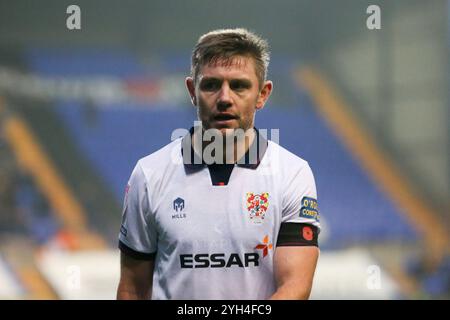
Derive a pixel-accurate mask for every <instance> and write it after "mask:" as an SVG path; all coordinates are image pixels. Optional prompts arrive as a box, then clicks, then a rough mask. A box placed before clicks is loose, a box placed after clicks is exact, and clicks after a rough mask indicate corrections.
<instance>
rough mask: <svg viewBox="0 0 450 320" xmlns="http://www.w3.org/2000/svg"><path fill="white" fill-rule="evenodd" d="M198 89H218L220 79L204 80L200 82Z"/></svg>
mask: <svg viewBox="0 0 450 320" xmlns="http://www.w3.org/2000/svg"><path fill="white" fill-rule="evenodd" d="M200 89H201V90H203V91H216V90H219V89H220V81H218V80H214V79H211V80H205V81H202V82H201V83H200Z"/></svg>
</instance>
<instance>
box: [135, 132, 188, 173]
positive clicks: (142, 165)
mask: <svg viewBox="0 0 450 320" xmlns="http://www.w3.org/2000/svg"><path fill="white" fill-rule="evenodd" d="M181 159H182V157H181V138H179V139H176V140H174V141H172V142H171V143H169V144H167V145H165V146H164V147H162V148H161V149H159V150H157V151H155V152H153V153H151V154H149V155H147V156H145V157H143V158H140V159H139V160H138V161H137V164H136V168H135V171H136V170H139V171H140V172H141V173H142V174H143V175H144V176H145V177H146V178H148V177H149V176H154V175H155V174H157V173H163V172H166V171H167V170H170V168H171V167H175V166H176V165H177V164H178V163H180V161H181Z"/></svg>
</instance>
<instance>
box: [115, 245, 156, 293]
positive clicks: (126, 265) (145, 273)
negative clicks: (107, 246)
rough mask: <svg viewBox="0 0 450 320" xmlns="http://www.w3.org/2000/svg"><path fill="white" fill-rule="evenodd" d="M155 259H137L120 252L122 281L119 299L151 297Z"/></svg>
mask: <svg viewBox="0 0 450 320" xmlns="http://www.w3.org/2000/svg"><path fill="white" fill-rule="evenodd" d="M153 269H154V259H146V260H143V259H136V258H134V257H132V256H130V255H128V254H126V253H124V252H121V253H120V281H119V287H118V289H117V299H150V298H151V289H152V284H153Z"/></svg>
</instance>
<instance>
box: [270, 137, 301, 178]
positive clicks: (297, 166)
mask: <svg viewBox="0 0 450 320" xmlns="http://www.w3.org/2000/svg"><path fill="white" fill-rule="evenodd" d="M268 143H269V144H268V149H267V156H268V157H269V160H270V162H278V163H279V165H280V169H281V170H282V172H285V173H287V174H292V173H295V172H299V171H303V170H305V169H306V170H310V167H309V163H308V161H306V160H305V159H303V158H301V157H300V156H298V155H296V154H294V153H292V152H291V151H289V150H287V149H286V148H284V147H282V146H280V145H279V144H277V143H275V142H273V141H270V140H269V142H268Z"/></svg>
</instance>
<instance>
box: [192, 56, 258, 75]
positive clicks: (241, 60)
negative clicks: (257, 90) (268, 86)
mask: <svg viewBox="0 0 450 320" xmlns="http://www.w3.org/2000/svg"><path fill="white" fill-rule="evenodd" d="M204 77H219V78H247V79H250V80H255V81H257V75H256V68H255V62H254V60H253V58H251V57H245V56H234V57H230V58H218V59H214V60H212V61H211V62H209V63H207V64H204V65H203V66H201V67H200V69H199V75H198V78H199V79H200V80H201V79H202V78H204Z"/></svg>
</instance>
